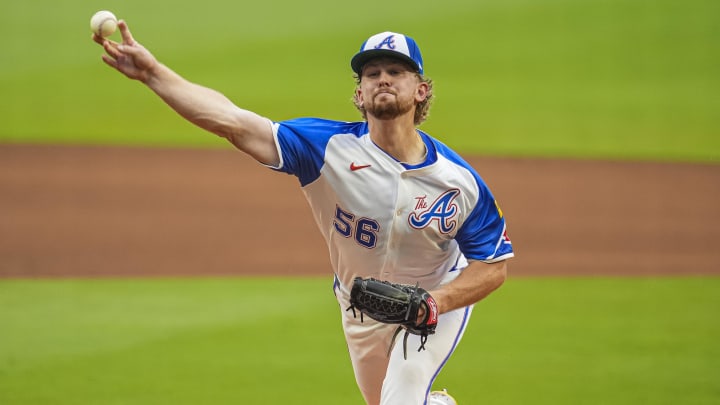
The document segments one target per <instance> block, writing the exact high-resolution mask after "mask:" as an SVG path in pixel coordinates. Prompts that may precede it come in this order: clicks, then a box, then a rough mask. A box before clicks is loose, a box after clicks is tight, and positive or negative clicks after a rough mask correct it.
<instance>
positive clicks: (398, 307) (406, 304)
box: [347, 277, 438, 359]
mask: <svg viewBox="0 0 720 405" xmlns="http://www.w3.org/2000/svg"><path fill="white" fill-rule="evenodd" d="M420 308H423V309H424V311H425V314H424V316H423V319H422V320H421V321H420V322H418V317H419V311H420ZM350 310H352V311H353V316H357V314H356V312H355V310H358V311H360V320H361V321H362V320H363V315H367V316H369V317H370V318H372V319H374V320H376V321H378V322H382V323H389V324H398V325H399V326H398V328H397V330H396V331H395V334H394V335H393V338H392V341H391V342H390V349H388V355H390V352H391V351H392V347H393V344H394V343H395V338H397V336H398V334H399V333H400V332H401V331H402V330H403V329H405V338H404V339H403V353H404V355H405V359H407V339H408V335H409V334H410V333H412V334H415V335H419V336H420V348H418V351H421V350H424V349H425V342H427V338H428V335H432V334H433V333H435V327H436V326H437V320H438V308H437V304H436V303H435V300H434V299H433V297H432V296H431V295H430V293H428V292H427V291H425V290H424V289H422V288H420V287H418V286H417V285H416V286H414V287H413V286H410V285H404V284H394V283H390V282H388V281H381V280H376V279H374V278H367V279H364V278H362V277H356V278H355V280H354V281H353V286H352V289H351V290H350V307H348V308H347V311H350Z"/></svg>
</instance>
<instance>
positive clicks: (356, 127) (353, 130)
mask: <svg viewBox="0 0 720 405" xmlns="http://www.w3.org/2000/svg"><path fill="white" fill-rule="evenodd" d="M277 124H278V125H279V126H280V127H284V128H286V129H288V130H290V131H293V132H296V133H301V134H312V135H314V136H320V137H329V136H333V135H339V134H352V135H355V136H357V137H360V136H362V135H365V134H367V132H368V127H367V123H366V122H350V121H336V120H329V119H324V118H314V117H302V118H294V119H290V120H286V121H280V122H278V123H277Z"/></svg>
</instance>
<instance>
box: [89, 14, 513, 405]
mask: <svg viewBox="0 0 720 405" xmlns="http://www.w3.org/2000/svg"><path fill="white" fill-rule="evenodd" d="M119 28H120V31H121V35H122V42H121V43H117V42H114V41H110V40H108V39H104V38H101V37H98V36H94V40H95V41H96V42H97V43H99V44H101V45H102V46H103V47H104V49H105V52H106V54H105V55H103V60H104V61H105V62H106V63H107V64H108V65H110V66H111V67H113V68H115V69H117V70H118V71H120V72H121V73H123V74H125V75H126V76H127V77H129V78H131V79H136V80H139V81H141V82H142V83H144V84H145V85H147V86H148V87H149V88H150V89H152V90H153V91H154V92H155V93H156V94H157V95H158V96H159V97H161V98H162V99H163V100H164V101H165V102H166V103H167V104H168V105H169V106H170V107H171V108H173V109H174V110H175V111H177V112H178V113H179V114H180V115H181V116H182V117H184V118H185V119H187V120H189V121H190V122H192V123H194V124H196V125H198V126H200V127H201V128H203V129H205V130H207V131H209V132H212V133H214V134H217V135H219V136H221V137H224V138H226V139H227V140H228V141H230V142H231V143H232V144H233V145H234V146H236V147H237V148H238V149H240V150H242V151H243V152H245V153H247V154H248V155H250V156H251V157H252V158H254V159H256V160H257V161H258V162H260V163H261V164H263V165H265V166H267V167H268V168H270V169H272V170H276V171H279V172H285V173H289V174H292V175H294V176H296V177H297V178H298V180H299V183H300V186H301V187H302V191H303V193H304V195H305V197H306V198H307V201H308V203H309V205H310V207H311V209H312V213H313V215H314V218H315V221H316V223H317V225H318V227H319V229H320V232H321V233H322V236H323V237H324V239H325V241H326V242H327V245H328V249H329V253H330V261H331V264H332V268H333V271H334V279H335V282H334V292H335V296H336V297H337V300H338V303H339V308H340V314H341V319H342V325H343V329H344V333H345V338H346V341H347V346H348V351H349V354H350V359H351V361H352V366H353V369H354V373H355V377H356V381H357V384H358V387H359V389H360V391H361V393H362V396H363V397H364V399H365V402H366V403H367V404H369V405H379V404H381V405H408V404H413V405H417V404H456V402H455V400H454V399H452V397H450V396H449V395H448V394H447V393H446V392H444V391H432V389H431V387H432V384H433V382H434V380H435V378H436V376H437V375H438V373H439V372H440V370H441V369H442V367H443V366H444V365H445V363H446V362H447V361H448V358H449V357H450V355H451V354H452V353H453V351H454V350H455V348H456V347H457V345H458V343H459V341H460V339H461V338H462V336H463V332H464V331H465V327H466V325H467V323H468V320H469V319H470V315H471V313H472V310H473V306H474V304H475V303H477V302H478V301H480V300H482V299H483V298H485V297H486V296H487V295H488V294H490V293H492V292H493V291H494V290H495V289H497V288H498V287H499V286H500V285H502V284H503V282H504V281H505V278H506V274H507V266H506V259H508V258H510V257H512V256H513V249H512V245H511V242H510V240H509V239H508V237H507V233H506V229H505V218H504V217H503V214H502V211H501V210H500V208H499V206H498V205H497V203H496V201H495V199H494V197H493V195H492V194H491V192H490V190H489V189H488V187H487V186H486V184H485V183H484V181H483V180H482V179H481V178H480V176H479V175H478V174H477V173H476V171H475V170H474V169H473V168H472V167H470V166H469V165H468V164H467V163H466V162H465V161H464V160H463V159H462V158H461V157H460V156H459V155H458V154H457V153H455V152H453V151H452V150H451V149H449V148H448V147H447V146H445V145H444V144H442V143H441V142H439V141H438V140H436V139H435V138H433V137H431V136H430V135H428V134H426V133H424V132H423V131H420V130H418V129H417V126H418V125H419V124H420V123H422V122H423V121H424V120H425V118H426V117H427V113H428V108H429V105H430V101H431V99H432V81H431V80H429V79H428V78H426V77H425V76H424V65H423V59H422V56H421V54H420V50H419V48H418V46H417V44H416V42H415V41H414V40H413V39H412V38H410V37H408V36H405V35H402V34H399V33H393V32H383V33H379V34H377V35H373V36H371V37H370V38H369V39H367V40H366V41H365V42H364V43H363V44H362V46H361V48H360V51H359V52H357V53H356V54H355V55H354V57H353V58H352V60H351V63H350V65H351V68H352V70H353V72H354V73H355V77H356V83H357V86H356V89H355V95H354V102H355V105H356V107H357V108H358V109H359V111H360V112H361V114H362V116H363V118H364V120H363V121H360V122H339V121H331V120H324V119H317V118H300V119H293V120H288V121H282V122H274V121H272V120H270V119H268V118H265V117H263V116H260V115H258V114H256V113H254V112H250V111H247V110H244V109H241V108H239V107H237V106H236V105H235V104H233V103H232V102H231V101H230V100H229V99H228V98H226V97H225V96H223V95H222V94H220V93H218V92H216V91H214V90H211V89H208V88H206V87H203V86H200V85H198V84H194V83H191V82H189V81H187V80H185V79H184V78H182V77H181V76H179V75H178V74H176V73H175V72H174V71H172V70H171V69H170V68H168V67H167V66H165V65H163V64H161V63H160V62H159V61H158V60H157V59H156V58H155V57H154V56H152V54H151V53H150V52H149V51H148V50H147V49H146V48H144V47H143V46H141V45H140V44H139V43H138V42H136V41H135V40H134V39H133V37H132V35H131V33H130V31H129V29H128V26H127V24H126V23H125V22H124V21H120V23H119ZM356 277H372V278H375V279H381V280H387V281H388V282H392V283H401V284H409V285H416V286H419V287H422V288H423V289H425V290H426V291H427V292H429V294H430V295H431V296H432V297H433V302H434V305H433V308H429V307H427V306H425V307H423V308H421V310H420V312H419V313H418V320H420V319H422V318H423V317H425V315H426V314H427V313H429V312H433V314H434V315H433V316H435V315H436V316H437V318H436V321H437V323H436V325H437V326H436V329H435V331H434V334H432V335H430V336H428V337H427V340H426V341H421V339H420V337H419V336H416V335H413V334H410V335H409V336H407V341H403V339H394V336H393V335H394V332H395V331H396V327H397V325H389V324H385V323H382V322H378V321H375V320H373V319H369V318H368V317H362V316H357V315H354V314H353V313H352V312H353V311H347V310H346V309H348V308H349V307H350V306H351V305H350V303H349V297H350V289H351V286H352V285H353V280H354V279H355V278H356ZM434 321H435V319H434ZM391 342H392V344H393V345H392V346H390V345H391ZM415 348H418V350H415ZM423 349H424V350H423Z"/></svg>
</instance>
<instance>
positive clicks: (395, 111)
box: [365, 98, 415, 120]
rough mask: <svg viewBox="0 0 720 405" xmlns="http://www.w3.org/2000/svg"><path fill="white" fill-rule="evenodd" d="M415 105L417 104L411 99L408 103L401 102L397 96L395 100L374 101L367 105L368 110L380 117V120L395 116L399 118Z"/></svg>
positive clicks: (369, 112)
mask: <svg viewBox="0 0 720 405" xmlns="http://www.w3.org/2000/svg"><path fill="white" fill-rule="evenodd" d="M413 107H415V104H414V103H413V102H412V101H410V102H407V103H401V101H400V100H398V99H397V98H396V99H395V101H394V102H388V103H379V104H376V103H374V102H373V103H372V105H370V106H369V108H368V106H366V107H365V108H366V112H367V113H368V114H370V115H372V116H373V117H375V118H377V119H380V120H391V119H394V118H397V117H399V116H401V115H404V114H407V113H408V112H410V111H412V109H413Z"/></svg>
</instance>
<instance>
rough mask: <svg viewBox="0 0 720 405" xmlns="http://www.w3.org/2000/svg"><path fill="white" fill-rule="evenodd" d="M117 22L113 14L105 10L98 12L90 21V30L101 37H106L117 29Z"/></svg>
mask: <svg viewBox="0 0 720 405" xmlns="http://www.w3.org/2000/svg"><path fill="white" fill-rule="evenodd" d="M117 22H118V21H117V18H115V14H113V13H111V12H109V11H107V10H103V11H98V12H97V13H95V15H93V16H92V18H91V19H90V29H91V30H92V32H94V33H96V34H97V35H99V36H101V37H108V36H110V35H112V33H113V32H115V29H117Z"/></svg>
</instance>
